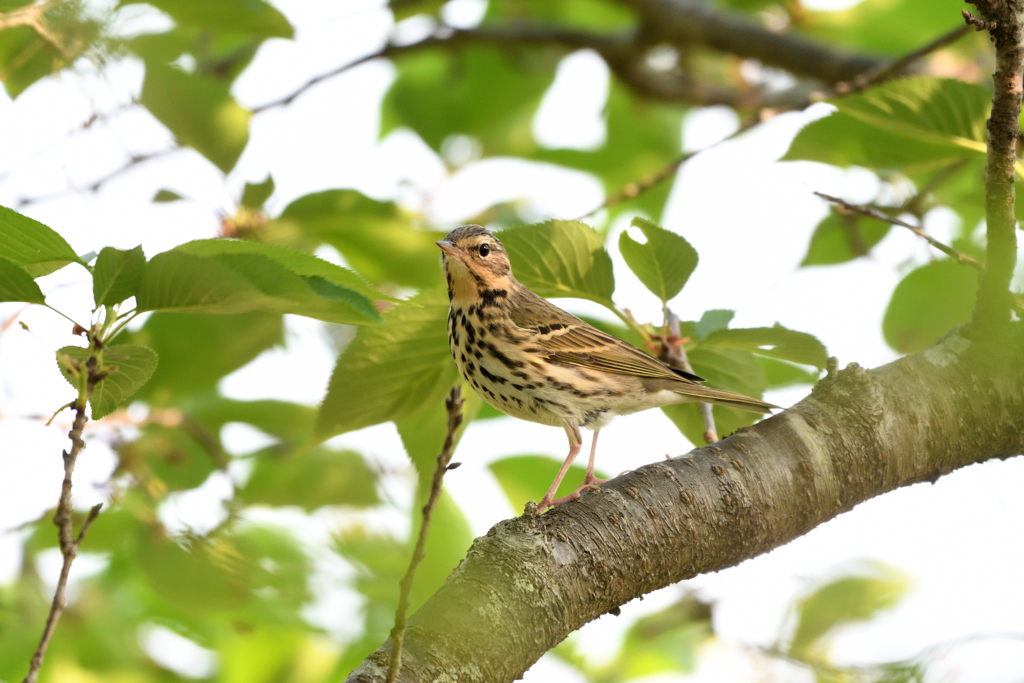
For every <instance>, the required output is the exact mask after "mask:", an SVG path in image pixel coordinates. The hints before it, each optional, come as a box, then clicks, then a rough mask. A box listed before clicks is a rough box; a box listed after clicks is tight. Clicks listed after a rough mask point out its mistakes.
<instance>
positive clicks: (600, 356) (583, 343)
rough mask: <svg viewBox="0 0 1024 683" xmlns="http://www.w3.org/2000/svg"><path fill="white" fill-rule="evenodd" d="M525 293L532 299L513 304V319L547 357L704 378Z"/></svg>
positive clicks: (616, 370)
mask: <svg viewBox="0 0 1024 683" xmlns="http://www.w3.org/2000/svg"><path fill="white" fill-rule="evenodd" d="M524 294H526V295H528V299H527V300H526V301H522V302H519V303H520V305H517V306H513V307H512V322H514V323H515V324H516V326H517V327H519V328H520V329H521V330H524V331H529V333H530V334H528V335H525V336H526V338H525V339H523V341H524V342H527V343H528V344H529V345H530V346H534V347H538V348H541V349H544V351H546V352H547V355H546V356H545V360H548V361H551V362H555V363H565V364H568V365H577V366H579V367H582V368H588V369H592V370H599V371H602V372H610V373H613V374H617V375H632V376H634V377H649V378H652V379H668V380H674V381H677V382H683V383H687V384H693V383H696V382H703V381H704V380H703V379H702V378H700V377H698V376H696V375H691V374H689V373H684V372H682V371H679V370H674V369H673V368H671V367H669V366H668V365H665V364H664V363H662V362H661V361H659V360H658V359H657V358H654V357H653V356H650V355H648V354H646V353H644V352H643V351H641V350H640V349H638V348H636V347H635V346H632V345H631V344H627V343H626V342H624V341H621V340H619V339H616V338H615V337H613V336H611V335H610V334H607V333H605V332H602V331H601V330H599V329H597V328H596V327H594V326H593V325H590V324H589V323H587V322H586V321H583V320H580V319H579V318H577V317H576V316H574V315H570V314H569V313H566V312H565V311H563V310H562V309H560V308H558V307H557V306H555V305H554V304H551V303H549V302H547V301H545V300H544V299H542V298H540V297H539V296H537V295H535V294H533V292H530V291H529V290H525V292H524ZM523 304H526V305H523Z"/></svg>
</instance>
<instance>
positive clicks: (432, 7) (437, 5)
mask: <svg viewBox="0 0 1024 683" xmlns="http://www.w3.org/2000/svg"><path fill="white" fill-rule="evenodd" d="M447 2H448V0H424V1H423V2H401V3H398V4H396V5H394V6H390V5H389V7H388V9H390V10H391V13H392V14H393V15H394V16H395V23H398V22H400V21H403V20H405V19H408V18H409V17H414V16H417V15H419V14H427V15H433V16H437V14H438V13H439V12H440V11H441V8H442V7H444V5H445V3H447Z"/></svg>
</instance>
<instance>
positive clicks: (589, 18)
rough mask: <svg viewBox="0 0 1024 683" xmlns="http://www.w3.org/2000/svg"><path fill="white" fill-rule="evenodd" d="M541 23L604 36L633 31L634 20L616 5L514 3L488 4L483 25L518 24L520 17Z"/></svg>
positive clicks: (544, 0) (595, 0)
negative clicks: (494, 23)
mask: <svg viewBox="0 0 1024 683" xmlns="http://www.w3.org/2000/svg"><path fill="white" fill-rule="evenodd" d="M524 15H525V16H529V17H531V18H532V19H536V20H540V21H541V22H543V23H552V24H558V25H560V26H566V27H573V28H579V29H584V30H592V31H598V32H607V31H609V30H610V29H627V28H635V27H636V16H635V15H634V14H633V13H632V12H630V11H629V9H627V8H626V7H623V6H622V5H621V4H620V3H618V2H611V1H610V0H560V1H559V2H550V1H549V0H521V1H520V2H518V3H505V2H492V3H489V4H488V6H487V14H486V15H484V21H488V20H498V19H503V20H510V19H511V20H513V21H514V20H518V19H521V18H522V17H523V16H524Z"/></svg>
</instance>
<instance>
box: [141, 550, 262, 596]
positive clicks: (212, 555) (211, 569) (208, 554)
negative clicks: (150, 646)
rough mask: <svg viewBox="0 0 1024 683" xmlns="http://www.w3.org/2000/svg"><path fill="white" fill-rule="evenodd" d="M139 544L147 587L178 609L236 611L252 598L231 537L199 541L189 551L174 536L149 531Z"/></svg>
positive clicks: (142, 571)
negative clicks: (172, 537)
mask: <svg viewBox="0 0 1024 683" xmlns="http://www.w3.org/2000/svg"><path fill="white" fill-rule="evenodd" d="M138 546H139V548H138V551H137V553H136V555H135V558H134V559H135V562H136V563H137V566H138V568H139V569H140V570H141V574H142V577H143V578H144V580H145V582H146V585H147V587H148V588H149V589H150V590H152V591H153V593H154V594H155V596H156V597H158V598H159V599H160V600H161V601H162V602H164V603H166V604H167V605H168V606H170V607H172V608H173V610H174V611H175V612H180V613H185V614H209V613H216V612H223V611H227V610H237V609H240V608H242V607H244V606H246V605H247V604H248V603H249V602H250V601H251V600H252V597H253V596H252V594H251V593H250V592H249V590H248V587H247V586H246V581H245V579H246V577H245V574H244V573H243V572H241V571H239V569H241V568H240V567H239V566H238V562H237V561H238V559H239V558H238V557H237V552H236V549H235V548H234V545H233V544H232V543H231V542H230V541H229V540H226V539H219V538H218V539H211V540H201V541H196V542H195V543H193V544H192V546H191V547H190V548H189V549H187V550H186V549H185V548H182V547H181V546H180V545H179V544H178V542H177V541H175V540H174V539H171V538H167V537H166V536H163V535H160V536H158V535H157V534H148V533H146V534H142V535H141V538H139V543H138ZM227 558H231V560H232V561H230V562H229V561H226V560H227ZM182 577H188V580H187V581H183V580H182Z"/></svg>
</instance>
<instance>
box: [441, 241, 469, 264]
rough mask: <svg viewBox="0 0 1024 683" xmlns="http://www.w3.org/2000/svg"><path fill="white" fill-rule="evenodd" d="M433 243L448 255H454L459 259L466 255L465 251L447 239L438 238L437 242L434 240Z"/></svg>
mask: <svg viewBox="0 0 1024 683" xmlns="http://www.w3.org/2000/svg"><path fill="white" fill-rule="evenodd" d="M434 244H436V245H437V246H439V247H441V251H443V252H444V253H446V254H448V255H449V256H454V257H455V258H457V259H459V260H460V261H461V260H462V259H464V258H465V257H466V252H464V251H463V250H462V249H459V248H458V247H457V246H455V245H454V244H452V243H451V242H449V241H448V240H440V241H438V242H434Z"/></svg>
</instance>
